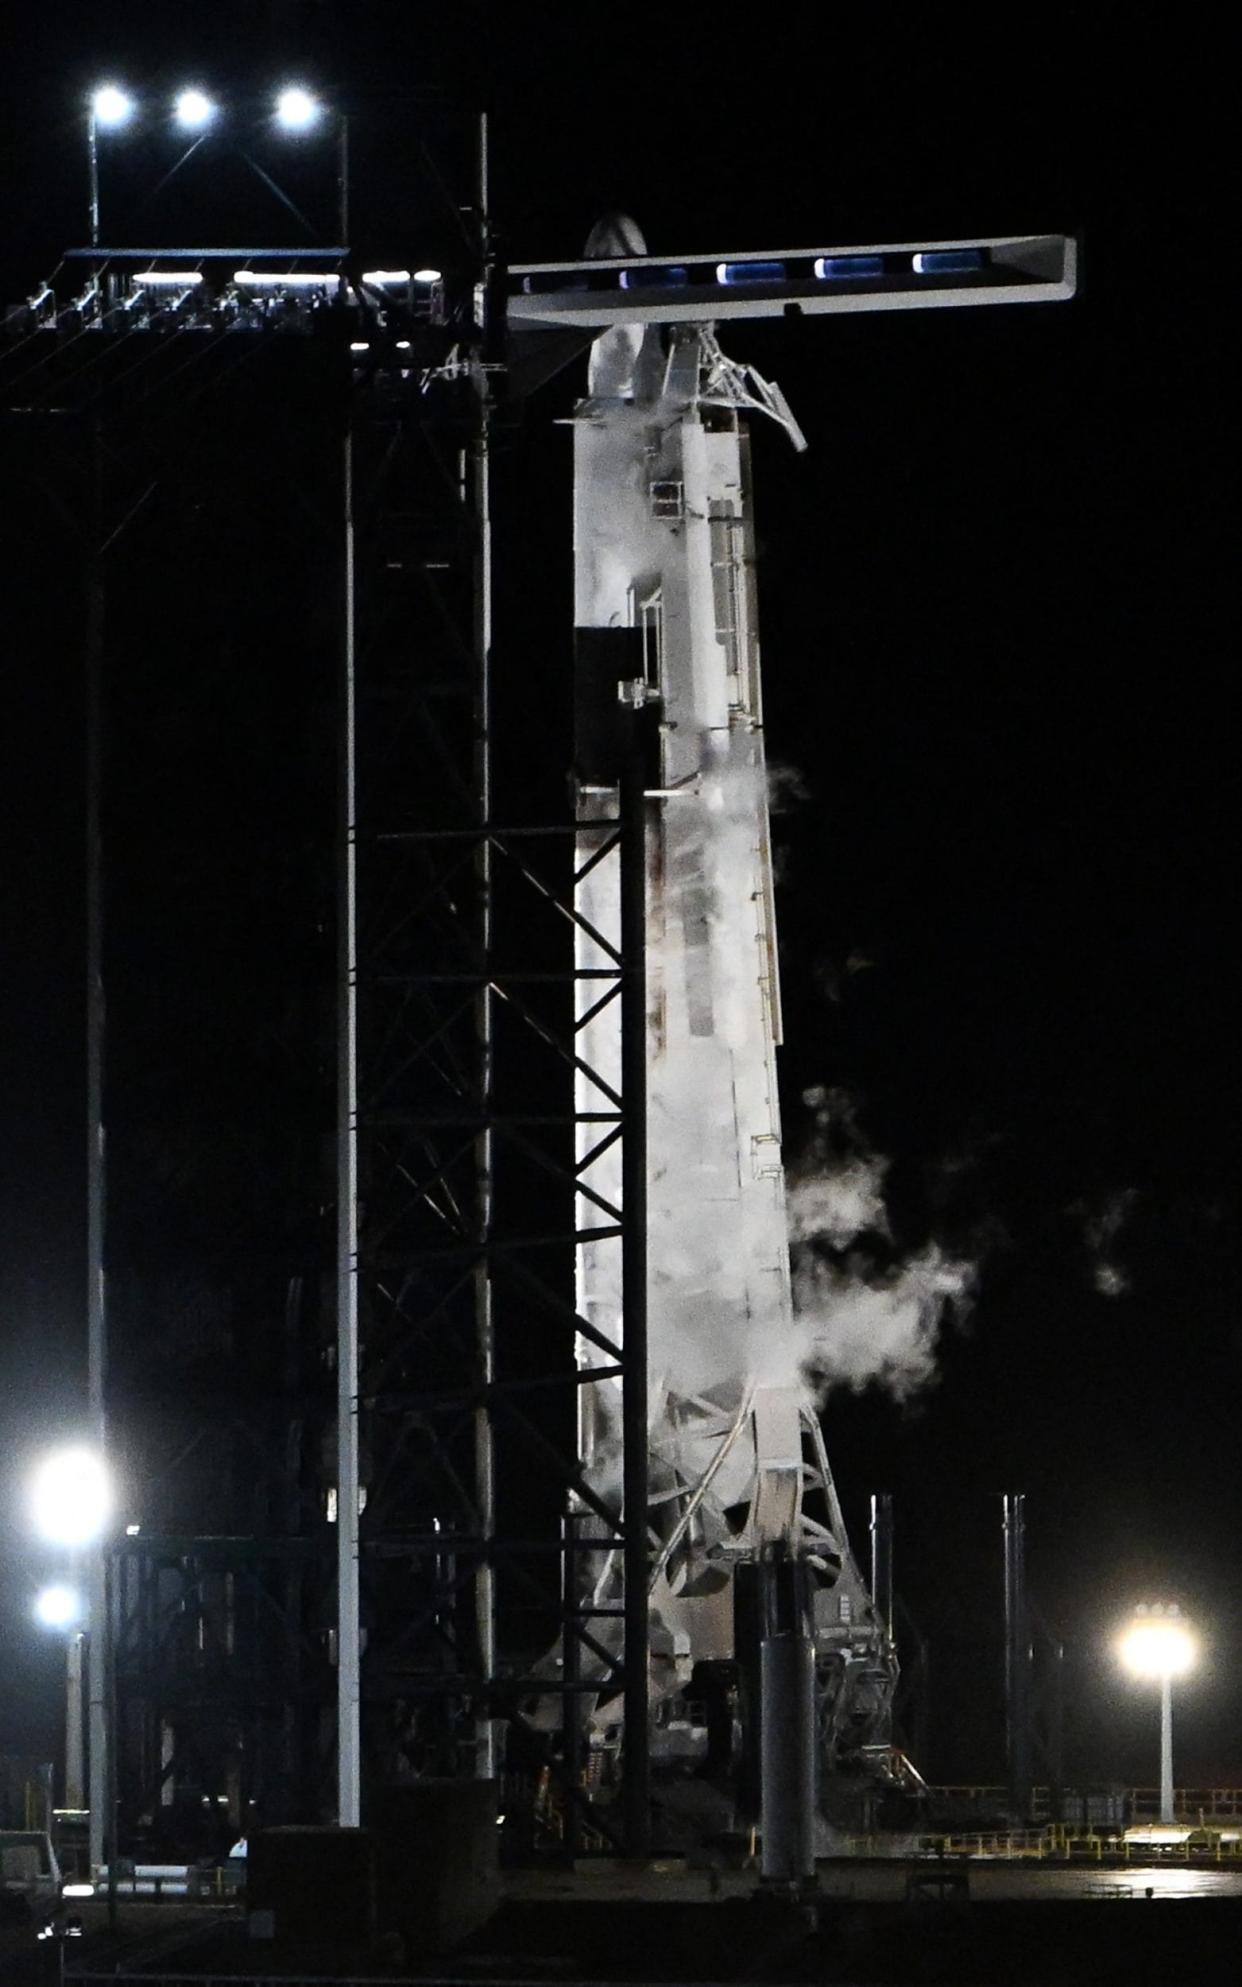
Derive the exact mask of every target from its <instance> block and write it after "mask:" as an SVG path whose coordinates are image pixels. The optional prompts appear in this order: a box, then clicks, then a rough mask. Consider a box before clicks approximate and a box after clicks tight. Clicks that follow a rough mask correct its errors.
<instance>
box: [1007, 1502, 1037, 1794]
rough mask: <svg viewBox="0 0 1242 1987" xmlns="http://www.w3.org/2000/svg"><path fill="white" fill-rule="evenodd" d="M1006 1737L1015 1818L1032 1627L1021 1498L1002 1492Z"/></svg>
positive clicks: (1027, 1719)
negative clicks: (1003, 1494)
mask: <svg viewBox="0 0 1242 1987" xmlns="http://www.w3.org/2000/svg"><path fill="white" fill-rule="evenodd" d="M1003 1502H1004V1525H1005V1737H1006V1755H1007V1766H1008V1779H1009V1804H1010V1807H1011V1808H1012V1810H1013V1813H1014V1816H1015V1818H1017V1819H1022V1818H1025V1816H1026V1815H1027V1814H1028V1812H1029V1810H1030V1805H1031V1631H1030V1621H1029V1616H1028V1610H1027V1603H1026V1512H1025V1507H1026V1498H1025V1497H1024V1496H1023V1495H1022V1493H1021V1492H1018V1493H1016V1494H1014V1495H1011V1496H1006V1497H1005V1498H1004V1500H1003Z"/></svg>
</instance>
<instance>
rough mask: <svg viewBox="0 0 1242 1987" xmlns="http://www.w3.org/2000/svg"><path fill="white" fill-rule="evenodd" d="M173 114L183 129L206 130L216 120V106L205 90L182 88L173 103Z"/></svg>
mask: <svg viewBox="0 0 1242 1987" xmlns="http://www.w3.org/2000/svg"><path fill="white" fill-rule="evenodd" d="M173 116H174V117H175V118H176V120H177V122H178V124H179V125H180V126H181V129H182V130H183V131H205V130H206V129H207V126H208V125H209V124H211V123H213V122H214V120H215V116H216V106H215V104H214V103H213V102H212V100H211V98H210V97H209V96H208V95H207V94H206V92H205V91H204V90H182V91H181V92H180V93H179V94H178V96H177V99H176V102H175V103H174V104H173Z"/></svg>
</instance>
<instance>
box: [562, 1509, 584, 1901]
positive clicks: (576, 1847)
mask: <svg viewBox="0 0 1242 1987" xmlns="http://www.w3.org/2000/svg"><path fill="white" fill-rule="evenodd" d="M561 1522H562V1532H561V1536H562V1539H563V1541H564V1555H563V1563H564V1569H565V1570H564V1574H563V1576H562V1578H563V1582H564V1584H563V1587H562V1614H563V1620H564V1625H563V1628H562V1631H561V1656H562V1661H561V1682H562V1684H563V1685H564V1693H563V1695H562V1697H561V1756H562V1759H563V1762H564V1767H565V1837H564V1847H565V1860H566V1861H567V1862H568V1864H569V1865H570V1867H571V1869H572V1867H573V1865H574V1863H575V1861H576V1860H577V1858H578V1856H579V1855H580V1854H581V1852H582V1810H581V1805H580V1800H579V1796H580V1794H581V1790H582V1700H581V1698H580V1697H579V1695H578V1682H579V1679H580V1677H581V1673H582V1664H581V1661H580V1656H581V1645H580V1643H579V1640H578V1610H579V1607H580V1605H581V1602H580V1597H579V1594H578V1553H577V1549H576V1548H577V1544H578V1515H577V1513H576V1512H575V1511H569V1512H567V1513H566V1515H565V1517H564V1518H563V1520H562V1521H561Z"/></svg>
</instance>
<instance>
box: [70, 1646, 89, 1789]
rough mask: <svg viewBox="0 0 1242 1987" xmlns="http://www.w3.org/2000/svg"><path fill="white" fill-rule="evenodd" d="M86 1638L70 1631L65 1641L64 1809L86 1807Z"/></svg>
mask: <svg viewBox="0 0 1242 1987" xmlns="http://www.w3.org/2000/svg"><path fill="white" fill-rule="evenodd" d="M86 1639H87V1638H86V1637H85V1635H83V1633H82V1631H81V1630H80V1629H73V1630H71V1632H70V1634H69V1636H68V1638H67V1640H66V1642H65V1806H66V1807H67V1808H72V1809H75V1810H77V1811H79V1812H80V1811H81V1809H82V1808H83V1807H84V1806H85V1805H86V1802H85V1792H84V1789H83V1785H82V1780H83V1773H82V1738H83V1731H82V1657H83V1654H84V1646H85V1643H86Z"/></svg>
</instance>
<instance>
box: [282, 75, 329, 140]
mask: <svg viewBox="0 0 1242 1987" xmlns="http://www.w3.org/2000/svg"><path fill="white" fill-rule="evenodd" d="M320 112H321V106H320V105H319V104H318V103H317V102H316V100H315V98H314V97H313V96H312V95H311V93H310V91H309V90H303V89H301V88H299V87H298V86H297V85H294V86H292V87H291V88H289V89H287V90H282V91H281V93H280V95H279V96H278V97H277V99H276V122H277V123H278V124H279V125H281V126H282V128H283V129H284V130H286V131H309V130H310V128H311V126H312V124H317V123H318V121H319V117H320Z"/></svg>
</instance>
